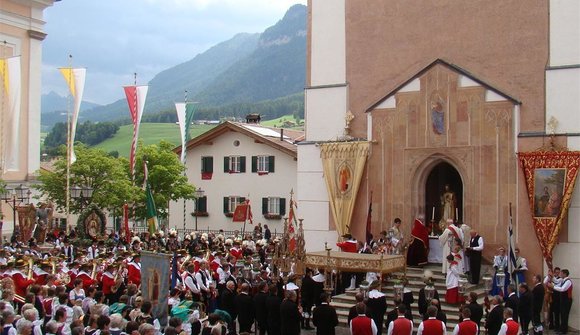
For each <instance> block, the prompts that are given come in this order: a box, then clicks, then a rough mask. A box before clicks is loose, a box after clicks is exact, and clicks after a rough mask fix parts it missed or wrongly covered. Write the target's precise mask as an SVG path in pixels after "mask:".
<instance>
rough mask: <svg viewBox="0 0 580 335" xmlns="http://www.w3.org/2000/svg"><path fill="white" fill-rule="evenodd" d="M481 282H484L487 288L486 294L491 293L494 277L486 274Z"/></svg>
mask: <svg viewBox="0 0 580 335" xmlns="http://www.w3.org/2000/svg"><path fill="white" fill-rule="evenodd" d="M481 280H483V286H484V287H485V292H486V293H487V294H489V291H491V289H492V286H493V285H492V282H493V277H492V276H491V275H490V274H489V272H486V273H485V274H484V275H483V277H482V278H481Z"/></svg>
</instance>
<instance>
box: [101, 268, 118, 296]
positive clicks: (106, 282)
mask: <svg viewBox="0 0 580 335" xmlns="http://www.w3.org/2000/svg"><path fill="white" fill-rule="evenodd" d="M102 282H103V293H104V294H111V293H113V292H111V287H113V285H115V280H114V277H113V275H112V274H111V273H110V272H105V273H103V277H102Z"/></svg>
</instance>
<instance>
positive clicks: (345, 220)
mask: <svg viewBox="0 0 580 335" xmlns="http://www.w3.org/2000/svg"><path fill="white" fill-rule="evenodd" d="M369 149H370V142H332V143H324V144H321V145H320V156H321V158H322V167H323V171H324V179H325V181H326V189H327V191H328V199H329V201H330V207H331V212H332V217H333V219H334V222H335V224H336V230H337V232H338V234H339V236H342V235H343V234H346V233H350V221H351V219H352V212H353V209H354V204H355V202H356V195H357V193H358V189H359V186H360V181H361V179H362V175H363V173H364V167H365V164H366V161H367V157H368V153H369Z"/></svg>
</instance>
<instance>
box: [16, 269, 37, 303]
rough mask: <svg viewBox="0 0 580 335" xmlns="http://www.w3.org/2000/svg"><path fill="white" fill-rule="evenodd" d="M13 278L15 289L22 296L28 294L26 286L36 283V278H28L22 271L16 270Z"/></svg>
mask: <svg viewBox="0 0 580 335" xmlns="http://www.w3.org/2000/svg"><path fill="white" fill-rule="evenodd" d="M12 280H13V281H14V291H15V293H16V294H18V295H19V296H21V297H24V296H26V288H27V287H28V286H29V285H32V284H34V279H27V277H26V276H25V275H24V274H23V273H22V272H20V271H15V272H14V273H13V274H12Z"/></svg>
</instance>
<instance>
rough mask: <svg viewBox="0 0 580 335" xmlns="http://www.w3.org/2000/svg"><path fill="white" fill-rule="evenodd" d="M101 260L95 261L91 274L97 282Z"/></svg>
mask: <svg viewBox="0 0 580 335" xmlns="http://www.w3.org/2000/svg"><path fill="white" fill-rule="evenodd" d="M100 262H101V261H100V260H99V259H93V271H92V272H91V279H92V280H95V279H97V267H98V266H99V264H100Z"/></svg>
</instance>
